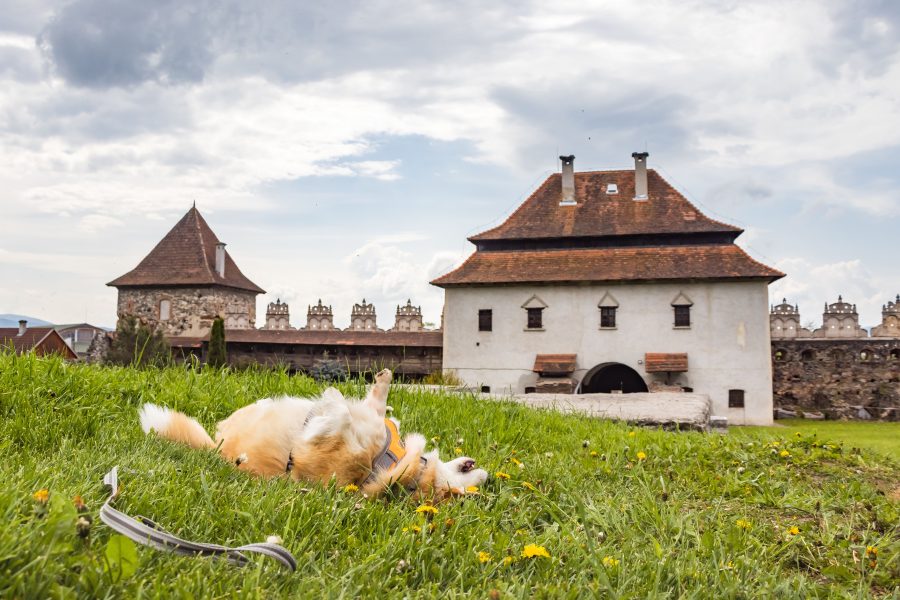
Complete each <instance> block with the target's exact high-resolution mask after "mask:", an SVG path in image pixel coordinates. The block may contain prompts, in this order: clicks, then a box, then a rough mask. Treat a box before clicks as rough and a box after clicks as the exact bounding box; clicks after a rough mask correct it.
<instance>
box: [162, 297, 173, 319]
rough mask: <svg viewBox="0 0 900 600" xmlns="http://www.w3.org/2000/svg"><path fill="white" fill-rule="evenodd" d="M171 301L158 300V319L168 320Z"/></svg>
mask: <svg viewBox="0 0 900 600" xmlns="http://www.w3.org/2000/svg"><path fill="white" fill-rule="evenodd" d="M171 308H172V303H171V302H169V301H168V300H161V301H160V302H159V320H160V321H168V320H169V313H170V312H171Z"/></svg>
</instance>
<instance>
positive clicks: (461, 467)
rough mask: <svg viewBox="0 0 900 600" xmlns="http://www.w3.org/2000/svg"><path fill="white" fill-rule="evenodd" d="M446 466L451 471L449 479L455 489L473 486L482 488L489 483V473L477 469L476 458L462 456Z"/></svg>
mask: <svg viewBox="0 0 900 600" xmlns="http://www.w3.org/2000/svg"><path fill="white" fill-rule="evenodd" d="M445 464H446V466H447V467H448V468H449V470H450V473H449V478H448V479H449V480H450V483H451V485H453V486H454V487H460V488H462V489H466V488H469V487H471V486H473V485H474V486H480V485H482V484H483V483H484V482H485V481H487V478H488V474H487V471H485V470H484V469H476V468H475V459H474V458H469V457H468V456H460V457H459V458H455V459H453V460H451V461H450V462H448V463H445Z"/></svg>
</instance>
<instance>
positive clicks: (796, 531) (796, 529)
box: [788, 525, 800, 535]
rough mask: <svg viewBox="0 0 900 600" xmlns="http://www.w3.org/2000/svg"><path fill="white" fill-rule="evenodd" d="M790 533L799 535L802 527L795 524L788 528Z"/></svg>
mask: <svg viewBox="0 0 900 600" xmlns="http://www.w3.org/2000/svg"><path fill="white" fill-rule="evenodd" d="M788 533H789V534H791V535H799V533H800V528H799V527H797V526H796V525H794V526H792V527H791V528H790V529H788Z"/></svg>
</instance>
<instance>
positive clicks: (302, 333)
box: [169, 329, 444, 348]
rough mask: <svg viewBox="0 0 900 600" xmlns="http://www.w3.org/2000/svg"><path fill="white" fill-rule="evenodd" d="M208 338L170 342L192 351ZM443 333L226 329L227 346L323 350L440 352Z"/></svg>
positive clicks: (173, 339) (181, 339)
mask: <svg viewBox="0 0 900 600" xmlns="http://www.w3.org/2000/svg"><path fill="white" fill-rule="evenodd" d="M208 339H209V336H207V337H205V338H202V340H201V339H198V338H171V339H170V340H169V343H170V344H172V345H173V346H179V347H193V346H195V345H196V344H198V343H199V342H200V341H204V340H208ZM443 340H444V334H443V332H442V331H416V332H410V331H341V330H312V329H296V330H293V331H285V330H280V329H227V330H225V343H226V344H228V343H232V342H235V343H245V344H285V345H322V346H398V347H402V346H408V347H432V348H440V347H442V346H443V343H444V341H443Z"/></svg>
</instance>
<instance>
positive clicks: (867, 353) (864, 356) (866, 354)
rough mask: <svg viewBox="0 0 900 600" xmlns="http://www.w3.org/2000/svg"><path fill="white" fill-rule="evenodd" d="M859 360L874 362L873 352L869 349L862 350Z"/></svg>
mask: <svg viewBox="0 0 900 600" xmlns="http://www.w3.org/2000/svg"><path fill="white" fill-rule="evenodd" d="M859 360H861V361H862V362H868V361H870V360H872V351H871V350H869V349H868V348H865V349H863V350H861V351H860V353H859Z"/></svg>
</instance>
